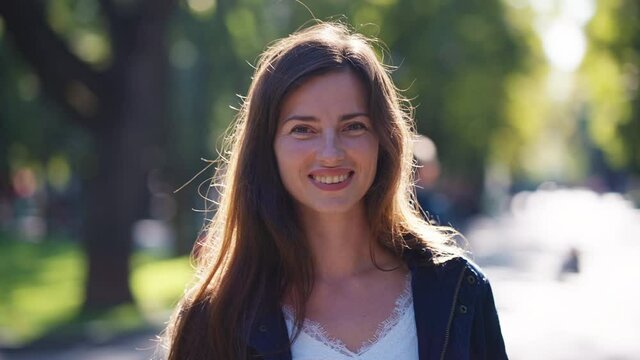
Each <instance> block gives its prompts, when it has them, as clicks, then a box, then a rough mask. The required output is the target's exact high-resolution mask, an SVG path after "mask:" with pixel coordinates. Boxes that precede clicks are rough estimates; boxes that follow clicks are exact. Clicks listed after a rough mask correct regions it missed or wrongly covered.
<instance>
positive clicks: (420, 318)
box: [409, 260, 463, 360]
mask: <svg viewBox="0 0 640 360" xmlns="http://www.w3.org/2000/svg"><path fill="white" fill-rule="evenodd" d="M461 265H463V264H461V263H460V262H459V261H455V260H454V261H448V262H446V263H445V264H442V265H428V266H425V265H419V264H417V263H415V262H413V263H411V262H410V263H409V266H410V268H411V272H412V280H411V287H412V290H413V307H414V312H415V321H416V332H417V335H418V353H419V357H420V360H427V359H429V360H430V359H440V357H441V354H442V351H443V350H444V343H445V337H446V333H447V327H448V326H449V317H450V314H451V310H452V307H453V306H455V304H454V301H455V292H456V286H457V281H456V279H457V277H458V276H457V275H459V274H460V272H461V271H463V267H461ZM445 270H446V271H445Z"/></svg>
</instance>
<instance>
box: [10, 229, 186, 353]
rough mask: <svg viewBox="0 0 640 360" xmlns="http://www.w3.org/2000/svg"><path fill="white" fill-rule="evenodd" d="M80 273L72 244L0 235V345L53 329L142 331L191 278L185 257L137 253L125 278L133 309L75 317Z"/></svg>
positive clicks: (78, 254) (78, 251) (25, 340)
mask: <svg viewBox="0 0 640 360" xmlns="http://www.w3.org/2000/svg"><path fill="white" fill-rule="evenodd" d="M85 268H86V259H85V256H84V254H83V253H82V251H81V249H80V246H79V244H77V243H74V242H71V241H65V240H60V239H49V240H46V241H43V242H41V243H29V242H24V241H16V240H13V239H10V238H9V237H8V236H7V235H6V234H5V235H3V234H0V345H2V344H4V345H10V346H18V345H21V344H25V343H28V342H30V341H33V340H35V339H37V338H39V337H40V336H42V335H44V334H47V333H49V332H51V331H54V330H55V331H57V329H66V330H67V331H69V332H73V331H79V330H78V329H80V328H82V329H83V330H81V331H85V330H87V329H89V330H91V329H93V330H91V331H96V332H98V333H100V331H103V332H104V331H107V332H108V331H110V330H111V331H121V330H128V329H135V328H138V327H142V326H144V325H145V324H146V323H147V319H149V318H152V317H153V316H154V314H161V315H160V316H165V314H166V312H167V311H168V310H170V309H171V308H172V307H173V306H174V305H175V303H176V302H177V300H178V299H179V298H180V296H181V295H182V292H183V291H184V288H185V286H186V285H187V283H188V282H189V281H190V279H191V276H192V274H193V270H192V269H191V266H190V265H189V261H188V259H187V257H180V258H171V259H162V258H159V257H156V256H153V255H149V254H143V253H137V254H135V255H134V256H133V259H132V274H131V278H130V282H131V287H132V291H133V294H134V297H135V299H136V303H137V306H133V305H125V306H122V307H118V308H116V309H113V310H112V311H110V312H108V313H105V314H100V315H99V316H93V317H78V316H77V315H78V311H79V309H80V305H81V303H82V293H83V283H84V279H85ZM98 335H99V334H98Z"/></svg>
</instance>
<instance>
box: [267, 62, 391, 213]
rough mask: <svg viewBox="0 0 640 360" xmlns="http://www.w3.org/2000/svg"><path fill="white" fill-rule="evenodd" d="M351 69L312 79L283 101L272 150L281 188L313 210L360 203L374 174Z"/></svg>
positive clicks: (359, 90)
mask: <svg viewBox="0 0 640 360" xmlns="http://www.w3.org/2000/svg"><path fill="white" fill-rule="evenodd" d="M372 125H373V124H372V123H371V119H370V117H369V114H368V113H367V100H366V93H365V91H364V88H363V85H362V83H361V82H360V80H359V79H358V77H357V76H356V75H355V74H354V73H352V72H351V71H346V70H345V71H335V72H330V73H328V74H324V75H319V76H316V77H312V78H310V79H309V80H307V81H306V82H304V83H303V84H302V86H300V87H298V88H296V89H295V90H294V91H292V92H291V93H290V94H289V95H287V97H286V98H285V99H284V101H283V103H282V110H281V112H280V118H279V126H278V131H277V133H276V137H275V141H274V145H273V147H274V151H275V155H276V159H277V161H278V169H279V171H280V177H281V178H282V182H283V184H284V187H285V188H286V189H287V191H288V192H289V194H291V196H292V197H293V198H294V199H295V200H296V202H297V203H298V204H299V205H301V206H303V207H304V208H306V209H309V210H313V211H317V212H332V213H337V212H347V211H349V210H351V209H353V208H355V207H356V206H362V205H363V197H364V195H365V194H366V193H367V191H368V190H369V188H370V187H371V184H372V183H373V179H374V177H375V175H376V164H377V161H378V138H377V136H376V134H375V133H374V130H373V126H372Z"/></svg>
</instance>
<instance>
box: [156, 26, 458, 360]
mask: <svg viewBox="0 0 640 360" xmlns="http://www.w3.org/2000/svg"><path fill="white" fill-rule="evenodd" d="M333 71H352V72H353V73H354V74H356V75H357V76H358V77H359V79H360V80H361V81H362V83H363V84H364V88H365V90H366V92H367V97H368V99H367V103H368V107H369V108H368V113H369V115H370V117H371V120H372V123H373V127H374V131H375V133H376V134H377V136H378V139H379V144H380V145H379V146H380V149H379V159H378V165H377V173H376V176H375V179H374V182H373V185H372V186H371V189H369V191H368V192H367V194H366V195H365V199H364V200H365V202H366V209H367V216H368V221H369V225H370V227H371V230H372V234H374V236H375V239H376V241H378V242H379V244H380V245H381V246H382V247H384V248H386V249H388V250H389V251H391V252H392V253H394V254H396V256H397V257H402V256H403V254H404V252H405V251H407V250H417V251H421V252H422V253H426V254H429V256H426V257H425V261H427V262H429V263H431V264H438V263H442V262H444V261H446V260H447V259H450V258H452V257H455V256H458V255H460V253H461V251H460V249H459V248H458V247H456V246H455V242H454V241H453V236H454V235H455V232H454V231H452V230H451V229H447V228H438V227H435V226H433V225H431V224H430V223H428V222H427V221H425V220H424V217H423V216H422V214H421V212H420V211H419V208H418V207H417V205H416V202H415V200H414V195H413V194H414V191H413V180H412V153H411V149H412V146H411V141H412V139H413V135H414V134H413V128H412V122H413V119H412V113H411V107H410V106H409V104H408V102H406V101H405V100H404V99H403V98H402V97H401V96H400V95H399V93H398V91H397V89H396V88H395V86H394V84H393V82H392V81H391V78H390V75H389V71H388V69H387V68H385V66H384V65H383V64H382V62H381V61H380V60H378V58H377V56H376V53H375V52H374V50H373V46H372V43H371V42H370V40H368V39H366V38H365V37H363V36H361V35H359V34H355V33H353V32H352V31H350V30H349V28H347V27H346V26H345V25H342V24H338V23H319V24H316V25H313V26H311V27H308V28H306V29H303V30H301V31H298V32H296V33H294V34H293V35H290V36H289V37H286V38H283V39H280V40H278V41H276V42H275V43H273V44H272V45H271V46H269V47H268V49H267V50H266V51H265V52H264V53H263V54H262V55H261V57H260V59H259V61H258V64H257V67H256V71H255V74H254V76H253V82H252V84H251V87H250V88H249V93H248V95H247V97H246V99H245V102H244V104H243V105H242V107H241V109H240V110H239V112H238V115H237V118H236V121H235V123H234V124H232V127H231V131H230V133H229V136H228V137H227V140H226V147H225V149H224V151H223V152H222V154H227V155H228V159H226V160H224V162H223V164H222V166H219V170H218V172H217V174H216V176H215V177H214V181H215V182H216V183H218V184H220V186H221V190H220V192H221V193H220V198H219V204H218V208H217V211H216V213H215V215H214V216H213V219H212V220H211V222H210V224H209V226H207V227H206V229H205V233H204V234H205V236H204V239H203V241H200V242H199V244H197V245H196V247H197V248H198V251H197V253H195V255H196V256H195V257H196V261H197V264H198V282H197V283H196V285H195V286H194V287H193V288H192V289H191V290H190V291H188V292H187V294H186V295H185V297H184V299H183V301H182V303H181V305H180V306H179V309H178V311H177V312H176V314H175V315H174V317H173V319H172V320H171V323H170V324H169V327H168V330H167V335H166V336H167V339H168V342H169V345H168V348H169V359H181V360H184V359H205V358H206V359H245V358H247V356H248V355H249V354H248V349H247V346H246V339H247V338H248V334H249V331H250V329H251V326H252V324H253V322H254V320H255V318H256V315H257V313H258V312H259V311H267V309H271V310H277V309H278V307H279V306H280V302H281V301H282V298H283V296H284V294H285V293H286V294H288V296H290V301H291V302H292V304H293V308H294V314H295V319H296V323H297V324H299V325H300V322H301V321H302V319H304V314H305V303H306V301H307V299H308V298H309V295H310V292H311V289H312V288H313V271H314V269H313V262H312V255H311V253H310V249H309V247H308V245H307V243H306V239H305V236H304V231H303V229H301V227H300V222H299V221H298V218H297V214H296V211H295V207H294V203H293V200H292V198H291V197H290V195H289V194H288V193H287V191H286V190H285V188H284V186H283V184H282V181H281V179H280V175H279V173H278V166H277V163H276V157H275V153H274V149H273V143H274V138H275V135H276V130H277V128H278V120H279V115H280V107H281V104H282V102H283V99H284V98H285V97H286V96H287V94H289V93H290V92H291V91H292V90H294V89H295V88H297V87H299V86H300V85H301V84H303V83H304V82H305V81H306V80H308V79H309V78H311V77H314V76H319V75H322V74H326V73H328V72H333ZM371 245H373V244H371ZM370 248H371V249H372V248H373V247H372V246H371V247H370ZM371 254H372V260H373V262H374V264H376V263H375V258H374V256H373V251H371ZM376 266H377V264H376Z"/></svg>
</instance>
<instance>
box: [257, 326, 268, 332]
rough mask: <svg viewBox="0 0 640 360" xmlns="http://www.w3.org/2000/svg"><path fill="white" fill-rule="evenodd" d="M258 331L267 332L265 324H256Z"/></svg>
mask: <svg viewBox="0 0 640 360" xmlns="http://www.w3.org/2000/svg"><path fill="white" fill-rule="evenodd" d="M258 331H260V332H267V325H260V326H258Z"/></svg>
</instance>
